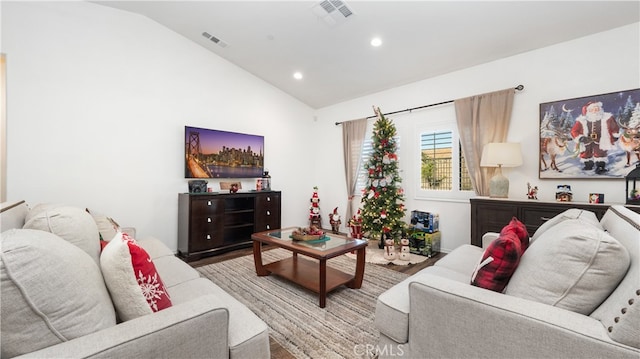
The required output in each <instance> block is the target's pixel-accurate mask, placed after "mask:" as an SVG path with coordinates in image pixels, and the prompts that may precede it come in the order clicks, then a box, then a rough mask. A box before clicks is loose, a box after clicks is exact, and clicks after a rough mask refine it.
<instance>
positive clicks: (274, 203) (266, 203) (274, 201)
mask: <svg viewBox="0 0 640 359" xmlns="http://www.w3.org/2000/svg"><path fill="white" fill-rule="evenodd" d="M256 208H264V209H276V208H278V209H279V208H280V196H279V195H277V194H261V195H258V196H256Z"/></svg>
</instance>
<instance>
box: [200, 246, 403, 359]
mask: <svg viewBox="0 0 640 359" xmlns="http://www.w3.org/2000/svg"><path fill="white" fill-rule="evenodd" d="M289 256H291V252H289V251H287V250H284V249H280V248H277V249H272V250H268V251H264V252H263V254H262V258H263V261H264V263H270V262H272V261H276V260H279V259H283V258H286V257H289ZM327 265H328V266H331V267H333V268H336V269H340V270H342V271H344V272H346V273H355V261H354V260H352V259H350V258H348V257H346V256H340V257H337V258H333V259H330V260H329V261H328V262H327ZM196 269H197V270H198V271H199V272H200V273H201V274H202V275H203V276H204V277H206V278H208V279H209V280H211V281H212V282H214V283H216V284H217V285H218V286H220V287H221V288H223V289H224V290H225V291H227V292H228V293H229V294H231V295H232V296H234V297H235V298H236V299H238V300H239V301H240V302H242V303H244V304H245V305H246V306H247V307H249V308H250V309H251V310H252V311H253V312H254V313H256V314H257V315H258V316H259V317H260V318H261V319H262V320H264V321H265V323H267V325H268V326H269V333H270V336H271V337H272V338H273V339H274V340H275V341H277V342H278V343H279V344H280V345H282V346H283V347H284V348H285V349H287V350H288V351H289V352H290V353H291V354H292V355H294V356H295V357H296V358H358V357H362V358H365V357H367V355H366V346H367V345H375V344H376V343H377V342H378V338H379V335H380V334H379V332H378V331H377V329H376V328H375V326H374V324H373V320H374V312H375V306H376V299H377V297H378V296H379V295H380V294H381V293H382V292H384V291H385V290H387V289H388V288H391V287H392V286H393V285H394V284H396V283H398V282H400V281H402V280H403V279H405V278H407V275H406V274H404V273H400V272H396V271H394V270H390V269H386V268H384V267H382V266H378V265H375V264H370V263H367V264H365V273H364V280H363V283H362V288H360V289H350V288H347V287H344V286H343V287H340V288H338V289H336V290H334V291H333V292H331V293H329V294H328V295H327V305H326V307H325V308H320V307H319V306H318V304H319V298H318V295H317V294H316V293H314V292H311V291H309V290H307V289H305V288H302V287H300V286H298V285H296V284H294V283H291V282H289V281H287V280H284V279H281V278H279V277H277V276H274V275H270V276H265V277H258V276H257V275H256V272H255V267H254V263H253V256H252V255H249V256H244V257H239V258H235V259H230V260H227V261H224V262H220V263H215V264H210V265H206V266H203V267H198V268H196Z"/></svg>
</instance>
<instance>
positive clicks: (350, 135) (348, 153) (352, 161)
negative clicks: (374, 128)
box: [342, 118, 367, 225]
mask: <svg viewBox="0 0 640 359" xmlns="http://www.w3.org/2000/svg"><path fill="white" fill-rule="evenodd" d="M366 132H367V119H366V118H363V119H360V120H353V121H346V122H343V123H342V148H343V153H344V173H345V179H346V184H347V194H348V196H349V201H348V202H347V212H346V213H345V218H346V220H347V221H348V220H349V219H350V218H351V216H353V213H354V210H353V198H354V196H355V192H356V183H357V181H358V170H359V164H360V157H361V156H362V144H363V143H364V138H365V135H366ZM345 225H346V222H345Z"/></svg>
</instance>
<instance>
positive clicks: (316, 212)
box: [309, 186, 322, 228]
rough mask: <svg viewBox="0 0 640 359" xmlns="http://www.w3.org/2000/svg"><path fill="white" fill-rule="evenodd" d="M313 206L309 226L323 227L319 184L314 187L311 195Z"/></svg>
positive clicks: (310, 209) (310, 208) (310, 211)
mask: <svg viewBox="0 0 640 359" xmlns="http://www.w3.org/2000/svg"><path fill="white" fill-rule="evenodd" d="M310 201H311V206H310V207H309V226H316V227H318V228H322V217H321V216H320V198H319V197H318V186H315V187H313V195H312V196H311V199H310Z"/></svg>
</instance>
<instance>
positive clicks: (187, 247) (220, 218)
mask: <svg viewBox="0 0 640 359" xmlns="http://www.w3.org/2000/svg"><path fill="white" fill-rule="evenodd" d="M280 210H281V193H280V191H251V192H241V193H202V194H200V193H180V194H179V195H178V255H179V256H180V257H182V258H184V259H185V260H186V261H192V260H198V259H200V258H202V257H205V256H209V255H214V254H218V253H222V252H225V251H229V250H233V249H237V248H243V247H250V246H251V243H252V241H251V235H252V234H253V233H256V232H262V231H266V230H270V229H278V228H280V221H281V214H280Z"/></svg>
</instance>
